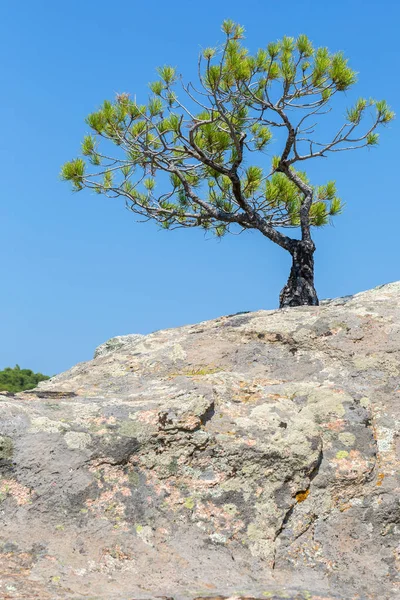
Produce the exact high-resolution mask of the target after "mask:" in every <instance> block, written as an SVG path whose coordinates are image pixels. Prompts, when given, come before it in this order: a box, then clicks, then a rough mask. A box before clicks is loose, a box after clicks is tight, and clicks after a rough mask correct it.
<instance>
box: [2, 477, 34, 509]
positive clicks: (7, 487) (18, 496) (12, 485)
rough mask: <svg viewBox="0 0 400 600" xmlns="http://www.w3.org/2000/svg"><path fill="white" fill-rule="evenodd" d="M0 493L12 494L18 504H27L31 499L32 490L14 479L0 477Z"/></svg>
mask: <svg viewBox="0 0 400 600" xmlns="http://www.w3.org/2000/svg"><path fill="white" fill-rule="evenodd" d="M0 494H2V495H4V496H12V497H13V498H14V499H15V500H16V502H17V504H18V505H19V506H23V505H24V504H29V502H30V501H31V496H32V492H31V490H30V489H29V488H27V487H25V486H24V485H21V484H20V483H18V481H15V479H2V480H1V482H0Z"/></svg>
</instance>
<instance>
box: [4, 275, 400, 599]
mask: <svg viewBox="0 0 400 600" xmlns="http://www.w3.org/2000/svg"><path fill="white" fill-rule="evenodd" d="M399 301H400V283H393V284H389V285H385V286H382V287H380V288H377V289H374V290H371V291H368V292H365V293H361V294H357V295H356V296H352V297H347V298H341V299H338V300H332V301H326V302H324V303H323V304H322V305H321V306H320V307H300V308H292V309H286V310H275V311H259V312H254V313H247V314H244V313H242V314H238V315H232V316H226V317H221V318H219V319H215V320H213V321H209V322H205V323H200V324H197V325H191V326H186V327H181V328H178V329H173V330H166V331H158V332H155V333H152V334H150V335H147V336H139V335H132V336H122V337H119V338H114V339H113V340H110V341H109V342H107V343H106V344H103V345H102V346H101V347H100V348H98V350H97V351H96V355H95V358H94V360H92V361H89V362H86V363H81V364H78V365H77V366H75V367H74V368H72V369H71V370H69V371H67V372H66V373H62V374H61V375H57V376H56V377H54V378H52V379H51V380H49V381H48V382H44V383H42V384H40V386H39V387H38V388H37V389H36V390H33V391H29V392H24V393H20V394H16V395H15V396H12V395H10V394H8V395H3V396H0V418H1V428H0V475H1V478H0V515H1V527H0V597H1V598H5V599H6V598H7V599H8V598H26V599H29V600H33V599H35V598H40V600H50V599H51V600H53V599H57V600H58V599H68V600H69V599H75V598H76V599H78V598H87V599H92V600H94V599H104V600H112V599H115V600H117V599H118V600H128V599H132V598H138V599H140V598H143V599H144V598H155V597H158V598H159V597H171V598H174V599H181V600H183V599H190V600H192V599H194V598H198V597H200V596H201V597H209V598H215V597H217V596H224V597H229V596H231V597H232V596H235V597H239V596H245V597H257V598H264V599H265V598H271V599H272V598H292V599H294V598H296V599H304V600H306V599H308V600H310V599H321V598H329V599H332V598H340V599H344V598H349V599H350V598H359V599H361V598H365V599H367V598H368V599H370V598H373V599H374V598H379V599H380V600H384V599H392V598H398V597H400V580H399V575H398V567H399V563H400V545H399V543H400V535H399V533H400V509H399V489H398V462H397V461H398V458H397V455H396V452H397V454H398V451H399V437H398V431H399V421H400V417H399V415H400V410H399V401H400V360H399V351H400V310H399V309H400V302H399Z"/></svg>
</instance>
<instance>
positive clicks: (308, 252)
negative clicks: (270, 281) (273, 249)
mask: <svg viewBox="0 0 400 600" xmlns="http://www.w3.org/2000/svg"><path fill="white" fill-rule="evenodd" d="M289 252H290V254H291V255H292V261H293V262H292V268H291V270H290V275H289V279H288V281H287V284H286V285H285V287H284V288H283V290H282V291H281V293H280V296H279V302H280V303H279V307H280V308H285V307H287V306H304V305H307V306H318V304H319V300H318V296H317V292H316V290H315V287H314V252H315V245H314V242H312V241H311V240H310V241H297V240H296V241H294V240H293V246H292V247H291V248H290V250H289Z"/></svg>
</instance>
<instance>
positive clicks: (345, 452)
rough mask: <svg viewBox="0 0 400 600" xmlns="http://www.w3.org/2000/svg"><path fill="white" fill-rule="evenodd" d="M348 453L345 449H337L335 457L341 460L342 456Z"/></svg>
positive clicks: (344, 456)
mask: <svg viewBox="0 0 400 600" xmlns="http://www.w3.org/2000/svg"><path fill="white" fill-rule="evenodd" d="M348 455H349V453H348V452H347V450H339V452H336V458H337V459H338V460H341V459H342V458H347V457H348Z"/></svg>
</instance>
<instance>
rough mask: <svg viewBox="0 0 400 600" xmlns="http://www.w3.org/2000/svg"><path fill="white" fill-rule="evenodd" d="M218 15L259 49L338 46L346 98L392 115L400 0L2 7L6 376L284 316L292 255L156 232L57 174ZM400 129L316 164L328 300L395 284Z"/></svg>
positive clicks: (2, 341)
mask: <svg viewBox="0 0 400 600" xmlns="http://www.w3.org/2000/svg"><path fill="white" fill-rule="evenodd" d="M225 18H232V19H234V20H236V21H238V22H240V23H242V24H243V25H244V26H245V27H246V30H247V44H248V45H249V47H250V48H251V49H253V50H254V49H256V48H258V47H261V46H263V45H265V44H266V43H267V42H268V41H272V40H275V39H276V38H279V37H281V36H282V35H284V34H286V35H292V36H296V35H298V34H299V33H306V34H307V35H308V36H309V37H310V38H311V39H312V40H313V41H314V43H315V44H316V45H327V46H328V47H329V48H330V49H331V50H332V51H333V50H344V51H345V52H346V54H347V55H348V56H349V57H350V58H351V66H352V67H353V68H354V69H356V70H357V71H358V72H359V83H358V85H357V86H356V88H355V91H354V93H351V94H349V104H351V102H352V101H353V100H354V98H356V97H358V96H362V95H365V96H367V97H369V96H373V97H378V98H385V99H387V100H388V102H389V103H390V104H391V106H392V107H393V109H394V110H395V111H396V112H397V113H399V112H400V111H399V108H398V97H399V94H398V86H399V74H398V65H399V64H400V53H399V42H398V39H399V35H398V23H399V20H400V8H399V5H398V2H397V1H396V0H382V2H380V3H379V4H378V3H377V2H376V0H346V1H344V0H336V1H335V2H321V1H320V0H303V1H302V2H299V1H298V0H296V1H295V0H287V1H286V2H284V3H282V2H269V1H267V0H246V2H243V1H242V0H240V1H239V0H230V1H229V2H216V1H215V0H202V1H201V2H190V1H188V0H169V1H168V2H164V1H161V0H160V1H153V2H151V0H150V1H148V2H137V1H136V0H114V1H113V2H109V1H105V0H96V1H94V0H79V1H78V0H69V1H68V2H61V1H57V0H56V1H55V0H37V1H32V0H20V1H19V2H16V1H15V0H3V2H2V8H1V21H0V45H1V54H2V57H3V60H2V73H1V80H2V89H3V92H2V95H1V104H2V110H1V120H2V123H1V136H2V144H1V148H0V156H1V173H2V178H1V180H2V181H1V196H0V217H1V224H2V228H1V236H0V244H1V252H2V273H1V282H2V291H1V295H0V308H1V321H0V368H3V367H4V366H7V365H11V366H13V365H14V364H15V363H19V364H20V365H21V367H25V368H32V369H34V370H40V371H42V372H44V373H48V374H54V373H56V372H60V371H62V370H65V369H67V368H69V367H70V366H72V365H73V364H75V363H77V362H79V361H82V360H87V359H89V358H91V356H92V353H93V350H94V347H95V346H96V345H97V344H99V343H101V342H103V341H104V340H106V339H108V338H110V337H112V336H114V335H121V334H126V333H135V332H139V333H148V332H151V331H154V330H157V329H161V328H166V327H175V326H178V325H182V324H186V323H193V322H198V321H201V320H205V319H210V318H213V317H217V316H219V315H223V314H230V313H235V312H238V311H244V310H257V309H260V308H266V309H269V308H275V307H276V306H277V300H278V293H279V290H280V289H281V287H282V286H283V285H284V283H285V280H286V278H287V275H288V268H289V256H286V253H285V252H284V251H283V250H281V249H280V248H278V247H275V246H274V245H273V244H272V243H270V242H269V241H268V240H266V239H265V238H263V237H262V236H261V235H260V234H257V233H253V234H251V233H250V234H244V235H241V236H238V237H237V236H232V237H231V238H225V239H223V240H222V241H221V242H218V241H216V240H215V239H207V238H205V237H204V234H203V233H202V232H201V231H195V230H192V231H173V232H168V231H159V230H158V229H157V226H156V225H155V224H138V223H136V222H135V220H134V216H133V215H132V214H130V213H128V212H127V211H126V210H125V209H124V206H123V202H118V201H111V200H108V199H106V198H102V197H98V196H93V195H91V194H90V193H89V192H87V191H84V192H81V193H80V194H72V193H71V191H70V188H69V186H68V185H67V184H65V183H62V182H60V180H59V170H60V166H61V164H62V163H63V162H65V161H66V160H69V159H70V158H73V157H74V156H76V155H77V153H78V150H79V144H80V141H81V138H82V136H83V134H84V133H86V129H87V128H86V126H85V123H84V118H85V116H86V115H87V114H88V113H89V112H91V111H92V110H93V109H95V108H96V107H98V105H99V104H100V103H101V102H102V101H103V100H104V99H105V98H110V99H112V98H113V97H114V94H115V92H131V93H136V94H138V96H139V97H143V99H145V96H144V95H145V93H146V85H147V83H148V82H149V81H152V80H153V79H154V76H155V68H156V67H157V66H158V65H160V64H165V63H167V64H172V65H176V66H178V67H179V70H180V72H182V73H183V74H184V75H185V76H186V77H190V76H192V77H194V76H195V66H196V61H197V56H198V53H199V49H200V46H203V47H204V46H208V45H213V44H215V43H216V42H218V41H221V39H222V34H221V32H220V24H221V22H222V20H223V19H225ZM338 118H341V115H340V114H339V115H338ZM399 127H400V125H399V119H398V120H396V121H395V122H394V123H393V124H391V125H390V126H389V127H388V128H387V129H386V130H384V131H383V132H382V136H381V144H380V146H379V147H378V148H377V149H373V150H365V151H364V150H363V151H359V152H358V153H351V154H344V153H343V154H339V155H337V156H336V155H335V156H334V158H332V159H329V160H327V161H322V162H321V163H318V165H316V166H314V167H313V170H312V175H314V176H315V175H317V176H318V183H320V182H323V181H324V180H326V179H328V178H336V180H337V183H338V188H339V192H340V195H341V197H342V198H343V199H344V201H345V202H346V204H347V205H346V211H345V213H344V214H343V215H342V216H340V217H338V218H337V219H336V221H335V226H334V227H328V228H326V229H324V230H323V231H321V232H318V233H317V234H316V241H317V244H318V251H317V254H316V269H317V274H316V281H317V288H318V291H319V295H320V297H321V298H325V297H333V296H339V295H346V294H352V293H355V292H358V291H361V290H364V289H367V288H370V287H373V286H376V285H379V284H382V283H385V282H388V281H393V280H396V279H400V266H399V264H400V261H399V249H398V247H399V221H400V204H399V191H398V176H399V158H398V156H399V149H398V140H399V137H400V136H399V133H400V132H399Z"/></svg>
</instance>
